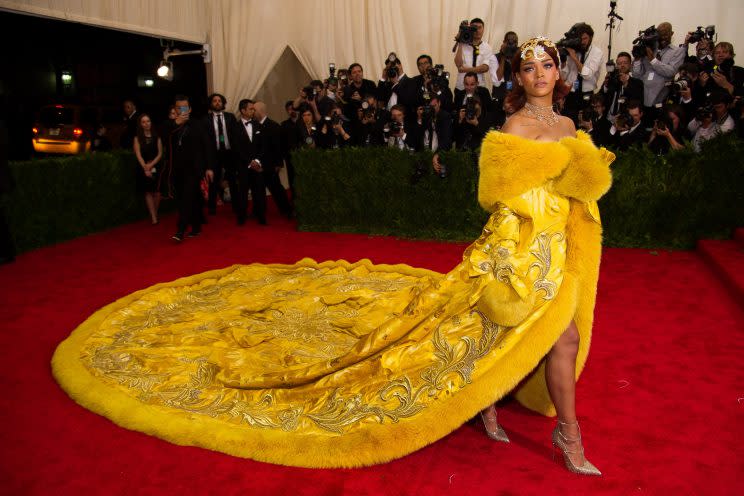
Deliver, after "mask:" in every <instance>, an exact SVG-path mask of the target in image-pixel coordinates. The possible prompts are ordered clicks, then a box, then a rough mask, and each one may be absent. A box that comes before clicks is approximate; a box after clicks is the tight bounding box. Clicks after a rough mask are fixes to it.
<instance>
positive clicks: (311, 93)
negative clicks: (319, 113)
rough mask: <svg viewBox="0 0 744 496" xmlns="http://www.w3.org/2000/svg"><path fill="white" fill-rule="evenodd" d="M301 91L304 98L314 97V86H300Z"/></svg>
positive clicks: (310, 98)
mask: <svg viewBox="0 0 744 496" xmlns="http://www.w3.org/2000/svg"><path fill="white" fill-rule="evenodd" d="M302 92H303V93H304V94H305V98H306V99H308V100H313V99H315V88H313V87H312V86H305V87H304V88H302Z"/></svg>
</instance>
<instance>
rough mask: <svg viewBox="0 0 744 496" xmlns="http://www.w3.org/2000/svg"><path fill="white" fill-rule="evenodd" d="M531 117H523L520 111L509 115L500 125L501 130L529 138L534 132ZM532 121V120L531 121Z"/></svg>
mask: <svg viewBox="0 0 744 496" xmlns="http://www.w3.org/2000/svg"><path fill="white" fill-rule="evenodd" d="M530 121H532V119H530V118H528V117H524V116H523V115H522V114H520V113H516V114H513V115H512V116H510V117H509V118H508V119H507V120H506V122H505V123H504V125H503V126H502V127H501V132H503V133H508V134H513V135H515V136H520V137H522V138H529V139H531V138H532V137H533V135H534V134H535V130H534V129H533V128H534V126H531V125H530V124H532V122H530ZM533 122H534V121H533Z"/></svg>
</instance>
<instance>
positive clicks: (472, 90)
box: [454, 72, 493, 118]
mask: <svg viewBox="0 0 744 496" xmlns="http://www.w3.org/2000/svg"><path fill="white" fill-rule="evenodd" d="M463 86H464V88H465V89H462V90H458V89H455V101H454V106H455V107H454V108H455V109H458V110H459V109H461V108H462V107H463V105H465V104H466V103H467V99H468V98H472V97H476V96H477V97H478V101H479V102H480V106H481V113H482V114H483V115H484V116H486V115H487V116H488V117H489V118H490V116H491V114H492V113H493V100H492V99H491V94H490V93H489V92H488V90H487V89H486V88H484V87H483V86H478V74H476V73H475V72H468V73H466V74H465V77H464V78H463Z"/></svg>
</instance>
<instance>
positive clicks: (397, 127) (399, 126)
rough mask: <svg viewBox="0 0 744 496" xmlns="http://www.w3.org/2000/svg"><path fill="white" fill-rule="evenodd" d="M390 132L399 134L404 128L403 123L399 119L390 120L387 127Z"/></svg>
mask: <svg viewBox="0 0 744 496" xmlns="http://www.w3.org/2000/svg"><path fill="white" fill-rule="evenodd" d="M385 129H387V130H388V131H387V132H389V133H390V134H393V135H395V134H399V133H400V132H401V131H402V130H403V123H401V122H398V121H390V123H389V124H388V125H387V126H386V127H385Z"/></svg>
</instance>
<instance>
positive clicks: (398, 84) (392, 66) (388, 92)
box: [377, 52, 417, 115]
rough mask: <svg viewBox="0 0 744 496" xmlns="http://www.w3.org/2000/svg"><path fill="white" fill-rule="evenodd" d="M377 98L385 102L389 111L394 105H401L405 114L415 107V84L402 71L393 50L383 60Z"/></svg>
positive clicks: (401, 66) (401, 65)
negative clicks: (383, 64) (383, 65)
mask: <svg viewBox="0 0 744 496" xmlns="http://www.w3.org/2000/svg"><path fill="white" fill-rule="evenodd" d="M377 100H378V101H379V102H386V104H385V108H386V109H387V110H389V111H391V112H392V109H393V107H394V106H396V105H402V106H403V107H404V108H405V111H406V114H407V115H410V114H412V113H413V110H414V109H415V108H416V101H417V91H416V85H415V83H414V82H413V79H411V78H409V77H408V76H407V75H406V73H405V72H404V71H403V64H401V62H400V59H399V58H398V56H397V55H395V52H391V53H390V55H388V58H387V59H386V60H385V67H384V68H383V70H382V79H380V84H379V85H378V86H377Z"/></svg>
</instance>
